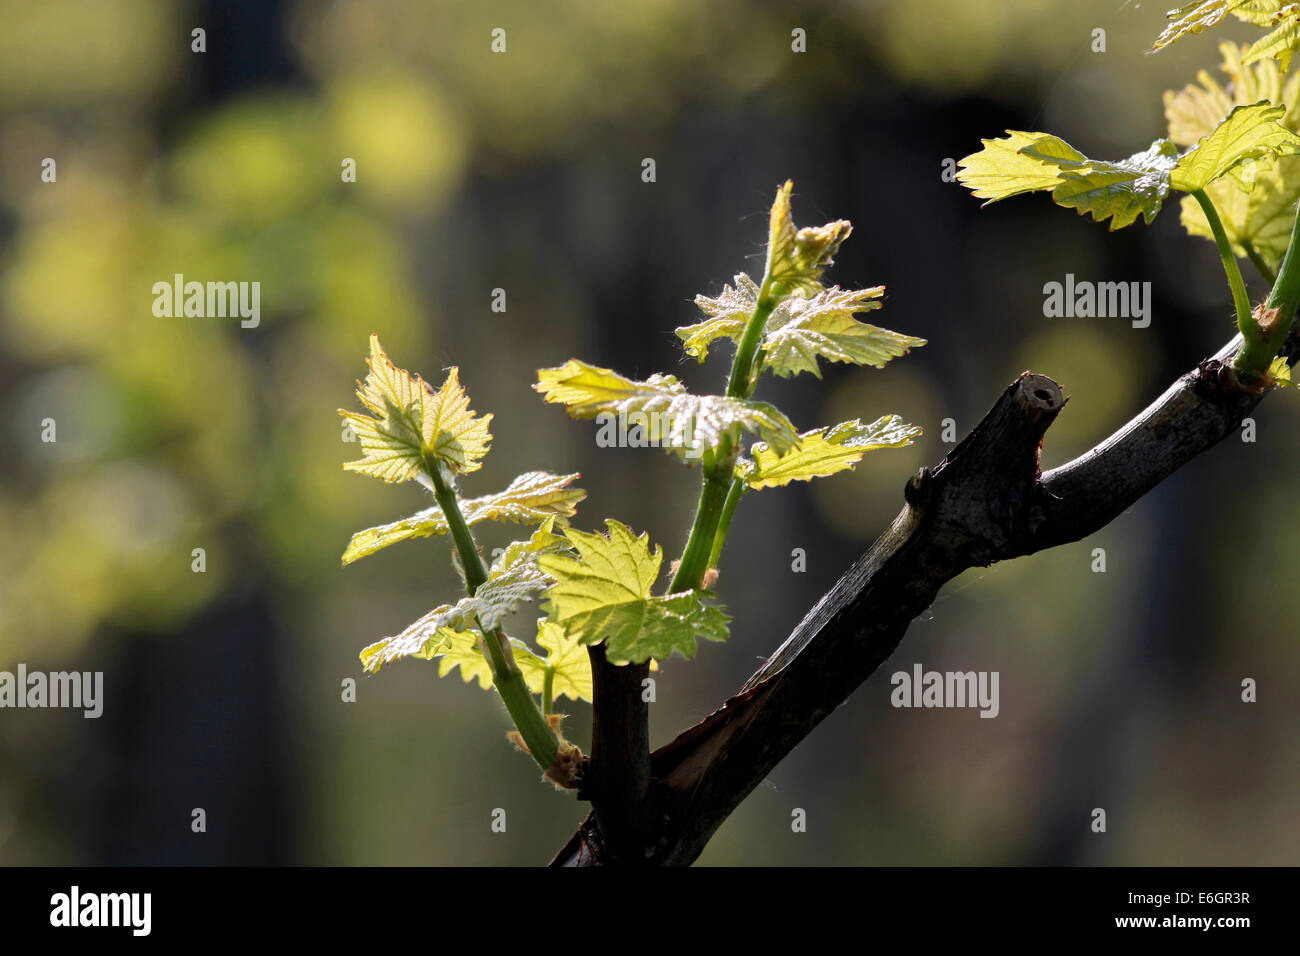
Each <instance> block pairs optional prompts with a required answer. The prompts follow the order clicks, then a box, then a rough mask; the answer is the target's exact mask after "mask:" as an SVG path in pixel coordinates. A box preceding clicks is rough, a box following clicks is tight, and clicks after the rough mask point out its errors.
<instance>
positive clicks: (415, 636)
mask: <svg viewBox="0 0 1300 956" xmlns="http://www.w3.org/2000/svg"><path fill="white" fill-rule="evenodd" d="M480 606H481V605H480V603H478V602H476V601H475V599H474V598H468V597H467V598H461V600H460V601H459V602H457V603H456V604H454V605H453V604H442V605H439V606H438V607H435V608H434V609H433V610H432V611H430V612H429V613H428V614H425V615H424V616H423V617H421V618H420V619H419V620H417V621H415V622H413V623H412V624H409V625H407V627H406V628H404V629H403V630H402V631H401V633H398V634H394V635H393V636H391V637H385V638H382V639H381V640H378V641H375V643H373V644H370V645H368V646H367V647H365V648H362V650H361V664H362V666H363V667H365V669H366V670H368V671H371V672H373V671H377V670H379V668H380V667H382V666H383V665H385V664H391V663H392V662H393V661H395V660H398V659H399V658H402V657H425V658H428V657H432V656H433V655H434V654H436V653H438V652H440V651H441V650H442V649H443V648H444V647H446V646H448V644H449V642H450V641H451V638H452V635H453V634H456V633H458V632H464V631H468V630H469V629H470V628H471V627H473V626H474V617H475V614H476V613H477V612H478V611H479V610H480Z"/></svg>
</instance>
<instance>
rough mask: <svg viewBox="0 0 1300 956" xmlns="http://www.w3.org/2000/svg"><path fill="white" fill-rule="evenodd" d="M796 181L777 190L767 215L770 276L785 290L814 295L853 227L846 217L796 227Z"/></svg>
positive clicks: (781, 289) (768, 267)
mask: <svg viewBox="0 0 1300 956" xmlns="http://www.w3.org/2000/svg"><path fill="white" fill-rule="evenodd" d="M793 189H794V183H793V182H791V181H790V180H786V181H785V183H783V184H782V185H781V187H780V188H779V189H777V191H776V200H775V201H774V202H773V203H772V210H771V213H770V214H769V218H768V239H767V276H768V277H769V278H770V279H771V281H772V282H773V283H776V284H777V285H778V286H779V287H780V291H781V292H782V293H792V292H802V293H805V294H807V295H814V294H816V292H817V291H818V290H819V289H820V288H821V281H820V280H821V275H822V273H823V272H824V271H825V270H826V268H827V266H829V265H830V264H831V263H832V262H833V261H834V256H835V253H836V252H837V251H838V250H839V247H840V244H841V243H842V242H843V241H844V240H845V239H847V238H848V237H849V233H851V232H852V231H853V226H852V224H850V223H849V221H848V220H846V219H839V220H837V221H835V222H828V223H826V225H824V226H805V227H804V228H802V229H797V228H795V225H794V222H793V220H792V219H791V217H790V193H791V191H792V190H793Z"/></svg>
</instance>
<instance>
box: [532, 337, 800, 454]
mask: <svg viewBox="0 0 1300 956" xmlns="http://www.w3.org/2000/svg"><path fill="white" fill-rule="evenodd" d="M533 388H535V389H536V390H537V391H539V392H541V393H542V394H543V395H544V396H545V397H546V400H547V401H548V402H552V403H555V404H560V405H564V406H565V407H566V409H567V411H568V413H569V415H570V416H571V417H573V418H594V417H596V416H597V415H600V414H602V413H605V414H610V415H618V416H623V417H624V418H625V419H626V421H627V422H628V425H629V426H631V425H637V424H640V425H642V426H643V427H644V428H645V431H646V439H647V440H648V441H650V442H653V443H656V444H660V445H663V446H665V447H669V448H671V449H672V450H674V451H676V452H677V453H678V454H680V455H685V454H686V453H687V452H688V451H696V452H698V451H699V450H700V449H702V448H713V447H716V446H717V445H718V443H719V442H720V441H721V440H722V437H723V435H724V434H725V433H726V432H727V431H728V430H729V429H730V428H731V427H732V426H734V425H739V426H740V427H742V428H744V429H745V430H746V431H750V432H754V433H756V434H757V435H759V437H761V438H762V439H763V440H764V441H766V442H768V443H770V444H771V445H772V446H773V447H774V448H778V449H780V450H781V451H788V450H789V449H790V448H793V447H794V446H795V444H796V443H797V441H798V434H797V432H796V431H795V428H794V425H793V424H791V422H790V420H789V419H788V418H786V417H785V415H783V414H782V413H781V412H780V411H779V410H778V409H776V408H775V407H773V406H772V405H769V404H767V403H766V402H755V401H750V400H746V399H739V398H730V397H727V396H723V395H692V394H691V393H690V392H688V391H687V390H686V386H685V385H683V384H682V383H680V382H679V381H677V379H676V378H675V377H674V376H672V375H659V374H655V375H652V376H650V378H648V379H646V380H645V381H643V382H641V381H635V380H633V379H630V378H625V377H624V376H622V375H619V374H618V373H617V372H614V371H612V370H610V369H607V368H599V367H598V366H595V365H588V364H587V363H586V362H580V361H578V360H577V359H570V360H569V361H568V362H567V363H565V364H564V365H562V366H560V367H559V368H544V369H539V370H538V372H537V384H536V385H534V386H533Z"/></svg>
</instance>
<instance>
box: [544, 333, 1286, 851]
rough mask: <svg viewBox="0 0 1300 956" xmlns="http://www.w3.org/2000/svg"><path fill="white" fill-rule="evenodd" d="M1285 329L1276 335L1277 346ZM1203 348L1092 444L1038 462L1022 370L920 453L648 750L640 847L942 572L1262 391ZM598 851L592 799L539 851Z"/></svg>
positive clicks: (1210, 427) (701, 812)
mask: <svg viewBox="0 0 1300 956" xmlns="http://www.w3.org/2000/svg"><path fill="white" fill-rule="evenodd" d="M1297 342H1298V339H1297V334H1296V333H1294V332H1293V334H1292V335H1291V337H1290V339H1288V342H1287V347H1286V349H1285V350H1284V354H1286V355H1287V356H1288V357H1289V358H1290V360H1291V361H1292V362H1294V361H1295V354H1296V351H1297ZM1239 344H1240V339H1239V338H1238V339H1234V340H1233V341H1232V342H1229V343H1228V344H1227V345H1226V346H1224V348H1223V349H1221V350H1220V351H1219V353H1218V354H1217V355H1215V356H1214V358H1212V359H1209V360H1207V361H1205V362H1202V363H1201V364H1200V365H1199V366H1198V367H1197V368H1195V369H1193V370H1192V371H1190V372H1188V373H1187V374H1185V375H1183V376H1182V377H1180V378H1179V379H1178V380H1177V381H1176V382H1174V383H1173V384H1172V385H1171V386H1170V387H1169V388H1168V389H1167V390H1166V391H1165V393H1164V394H1163V395H1161V396H1160V397H1159V398H1158V399H1156V401H1155V402H1153V403H1152V404H1151V405H1150V406H1148V407H1147V408H1146V409H1145V410H1144V411H1143V412H1142V413H1141V414H1139V415H1138V416H1136V417H1135V418H1134V419H1133V420H1132V421H1130V422H1129V423H1128V424H1126V425H1125V426H1124V427H1123V428H1121V429H1119V431H1117V432H1115V433H1114V434H1113V435H1111V436H1110V437H1109V438H1107V439H1106V440H1105V441H1103V442H1102V443H1101V444H1099V445H1097V446H1096V447H1095V448H1093V449H1091V450H1090V451H1088V452H1086V453H1085V454H1083V455H1081V456H1079V457H1078V458H1076V459H1074V460H1073V461H1071V462H1069V463H1068V464H1065V465H1062V466H1060V467H1059V468H1055V469H1053V470H1051V471H1049V472H1047V473H1045V474H1044V473H1041V472H1040V470H1039V466H1038V462H1039V451H1040V448H1041V445H1042V440H1043V435H1044V433H1045V432H1046V431H1047V429H1048V427H1049V426H1050V425H1051V423H1052V421H1053V420H1055V418H1056V416H1057V415H1058V414H1059V413H1060V411H1061V409H1062V408H1063V407H1064V405H1065V399H1064V397H1063V396H1062V394H1061V390H1060V388H1059V387H1058V386H1057V385H1056V383H1055V382H1053V381H1052V380H1051V379H1049V378H1047V377H1045V376H1042V375H1033V374H1030V373H1028V372H1026V373H1025V374H1024V375H1022V376H1021V377H1020V378H1019V379H1018V380H1017V381H1016V382H1014V383H1013V384H1012V385H1011V386H1009V387H1008V388H1007V390H1006V391H1005V392H1004V393H1003V394H1002V396H1001V397H1000V398H999V399H998V400H997V402H996V403H995V404H994V406H993V408H992V409H991V410H990V411H989V413H988V414H987V415H986V416H985V417H984V419H983V420H982V421H981V422H980V423H979V424H978V425H977V426H976V427H975V429H974V430H973V431H972V432H971V433H970V434H969V435H968V436H966V438H965V439H963V440H962V441H961V442H960V443H959V444H958V445H957V446H956V447H955V448H953V450H952V451H951V452H950V453H949V454H948V455H947V457H946V458H944V460H943V461H942V462H940V463H939V465H937V466H936V467H935V468H933V469H929V468H923V469H921V471H920V473H919V474H917V475H916V476H915V477H913V478H912V479H911V481H909V482H908V484H907V486H906V488H905V489H904V498H905V499H906V504H905V505H904V507H903V510H902V511H901V512H900V513H899V514H898V517H896V518H895V519H894V522H893V524H892V525H891V526H890V528H889V530H887V531H886V532H885V533H884V534H883V535H882V536H881V537H880V538H879V540H877V541H876V542H875V544H873V545H872V547H871V549H870V550H869V551H867V553H866V554H864V555H863V556H862V557H861V558H859V559H858V561H857V562H856V563H855V564H854V565H853V566H852V567H851V568H849V570H848V571H846V572H845V574H844V575H843V576H842V577H841V578H840V580H839V581H838V582H837V583H836V584H835V586H834V587H833V588H831V590H830V591H829V592H828V593H827V594H826V595H825V596H824V597H823V598H822V599H821V600H820V601H819V602H818V603H817V604H816V605H815V606H814V607H813V608H812V610H810V611H809V612H808V614H807V616H806V617H805V618H804V619H803V621H802V622H800V624H799V625H798V626H797V627H796V628H795V630H794V632H793V633H792V634H791V635H790V637H789V638H788V639H787V640H786V641H785V643H784V644H782V645H781V647H780V648H778V649H777V651H776V652H775V653H774V654H773V655H772V656H771V657H770V658H769V659H768V660H767V661H766V662H765V663H764V664H763V666H762V667H760V668H759V670H758V671H757V672H756V673H755V674H754V675H753V676H752V677H750V679H749V680H748V681H746V682H745V684H744V686H743V687H741V689H740V690H739V692H737V694H736V695H735V696H734V697H732V698H730V699H729V700H728V701H727V702H726V703H725V704H724V705H723V706H722V707H721V708H720V709H719V710H717V711H715V712H714V713H712V714H710V715H709V716H708V717H706V718H705V719H704V720H703V721H701V722H700V723H699V724H696V725H695V726H694V727H691V728H690V729H688V730H686V731H685V732H684V733H682V734H681V735H680V736H678V737H677V739H675V740H673V741H672V742H671V743H669V744H668V745H666V746H664V747H662V748H660V749H659V750H657V751H655V753H654V754H653V755H652V758H651V773H652V780H651V787H650V792H649V795H648V801H647V803H648V807H647V808H646V815H647V818H653V819H654V820H655V824H656V825H655V828H654V832H653V833H651V834H648V835H647V836H646V844H647V845H646V846H645V847H643V854H644V855H645V856H646V857H647V858H648V859H650V860H651V861H652V862H654V863H657V864H660V865H686V864H690V863H691V862H693V861H694V860H695V859H696V858H697V857H698V856H699V854H700V852H701V851H702V850H703V849H704V846H705V844H706V843H707V842H708V840H709V838H710V837H711V836H712V835H713V833H714V832H715V831H716V830H717V828H718V827H719V826H720V825H721V824H722V822H723V821H724V820H725V819H726V818H727V816H728V815H729V814H730V813H731V811H732V810H734V809H735V808H736V807H737V806H738V805H739V804H740V802H741V801H742V800H744V798H745V797H746V796H748V794H749V793H750V792H751V791H752V790H753V789H754V787H755V786H757V785H758V784H759V783H760V782H761V781H762V780H763V778H764V777H766V776H767V774H768V773H769V772H770V771H771V770H772V768H773V767H775V766H776V765H777V764H778V763H779V762H780V761H781V760H782V759H783V758H784V757H785V756H786V755H787V754H788V753H789V752H790V751H791V750H792V749H793V748H794V747H795V746H796V745H797V744H798V743H799V742H800V741H801V740H803V739H804V738H805V737H806V736H807V735H808V734H809V733H810V732H811V731H812V730H813V729H814V728H815V727H816V726H817V725H818V724H819V723H820V722H821V721H822V719H823V718H825V717H826V716H827V715H828V714H830V713H831V712H832V711H833V710H835V708H836V707H838V706H839V705H840V704H841V703H842V702H843V701H844V700H845V699H846V698H847V697H848V696H849V694H851V693H852V692H853V691H854V690H855V689H856V688H857V687H858V685H860V684H861V683H862V682H863V681H864V680H866V679H867V677H869V676H870V675H871V673H872V672H873V671H875V670H876V668H877V667H879V666H880V664H881V663H883V662H884V661H885V659H886V658H888V657H889V656H890V654H892V653H893V651H894V649H895V648H896V647H897V646H898V643H899V641H900V640H901V639H902V637H903V634H904V632H905V631H906V630H907V627H908V625H909V624H910V623H911V621H912V620H913V618H915V617H916V616H917V615H919V614H920V613H922V612H923V611H924V610H925V609H926V608H927V607H929V606H930V604H931V603H932V602H933V601H934V599H935V597H936V596H937V595H938V592H939V589H940V588H941V587H943V585H944V584H945V583H946V582H948V581H949V580H951V579H952V578H954V577H955V576H957V575H958V574H960V573H961V572H962V571H965V570H966V569H968V568H971V567H977V566H987V565H989V564H992V563H993V562H995V561H1002V560H1007V559H1009V558H1015V557H1020V556H1024V555H1029V554H1033V553H1035V552H1037V551H1042V550H1044V549H1046V548H1051V547H1055V546H1056V545H1059V544H1065V543H1067V542H1071V541H1077V540H1079V539H1081V538H1083V537H1086V536H1087V535H1089V534H1092V533H1093V532H1095V531H1097V530H1099V529H1100V528H1102V527H1104V526H1105V525H1106V524H1108V523H1109V522H1110V521H1111V520H1112V519H1113V518H1115V517H1116V516H1117V515H1119V514H1120V513H1122V512H1123V511H1124V510H1125V509H1126V508H1128V507H1130V506H1131V505H1132V504H1133V503H1134V502H1135V501H1137V500H1138V499H1140V498H1141V497H1142V496H1143V495H1145V494H1146V493H1147V492H1149V491H1150V490H1151V489H1152V488H1154V487H1155V486H1156V485H1158V484H1159V483H1160V482H1161V481H1163V480H1164V479H1165V478H1167V477H1168V476H1169V475H1170V474H1172V473H1173V472H1174V471H1176V470H1177V469H1179V468H1180V467H1182V466H1183V465H1184V464H1186V463H1187V462H1188V461H1190V460H1191V459H1192V458H1194V457H1196V456H1197V455H1199V454H1200V453H1201V452H1203V451H1205V450H1206V449H1208V448H1210V447H1211V446H1213V445H1214V444H1216V443H1217V442H1219V441H1220V440H1222V439H1223V438H1224V437H1225V436H1227V435H1229V434H1231V433H1233V432H1235V431H1236V430H1237V428H1238V427H1239V426H1240V423H1241V420H1242V419H1243V418H1244V417H1245V416H1246V415H1247V414H1249V412H1250V411H1251V409H1253V408H1254V407H1255V406H1256V405H1257V404H1258V403H1259V401H1260V400H1261V398H1262V397H1263V394H1262V393H1251V392H1245V391H1243V390H1241V389H1240V387H1239V386H1238V385H1237V384H1236V380H1235V378H1234V376H1232V374H1231V373H1230V371H1229V369H1228V368H1227V366H1226V365H1225V364H1224V361H1225V360H1226V359H1227V358H1228V357H1230V356H1231V355H1232V354H1233V353H1234V352H1235V351H1236V348H1237V347H1238V346H1239ZM607 862H611V861H610V859H609V857H608V854H606V853H605V852H604V850H603V846H602V840H601V833H600V826H599V823H598V821H597V818H596V817H595V816H594V815H589V816H588V818H587V819H586V820H585V821H584V822H583V824H582V825H581V826H580V827H579V829H578V831H577V832H576V833H575V834H574V835H573V837H572V838H570V840H569V842H568V843H567V844H566V845H565V846H564V848H563V849H562V850H561V851H560V853H559V854H558V855H557V856H556V858H555V860H554V861H553V865H560V866H566V865H567V866H588V865H600V864H603V863H607Z"/></svg>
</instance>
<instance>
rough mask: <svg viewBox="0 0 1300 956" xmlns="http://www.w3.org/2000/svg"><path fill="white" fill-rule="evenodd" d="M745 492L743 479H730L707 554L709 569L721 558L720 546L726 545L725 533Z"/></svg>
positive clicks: (716, 564) (715, 566)
mask: <svg viewBox="0 0 1300 956" xmlns="http://www.w3.org/2000/svg"><path fill="white" fill-rule="evenodd" d="M745 491H746V485H745V481H744V479H743V478H732V479H731V487H730V488H729V489H727V499H726V501H724V502H723V503H722V517H721V518H719V519H718V530H717V531H716V532H714V535H713V550H712V551H711V552H710V553H709V567H710V568H714V569H716V568H717V567H718V560H719V559H720V558H721V557H722V546H723V545H724V544H726V543H727V531H729V530H730V528H731V519H732V517H733V516H734V515H735V514H736V505H738V504H739V503H740V498H741V496H742V495H744V493H745Z"/></svg>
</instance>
